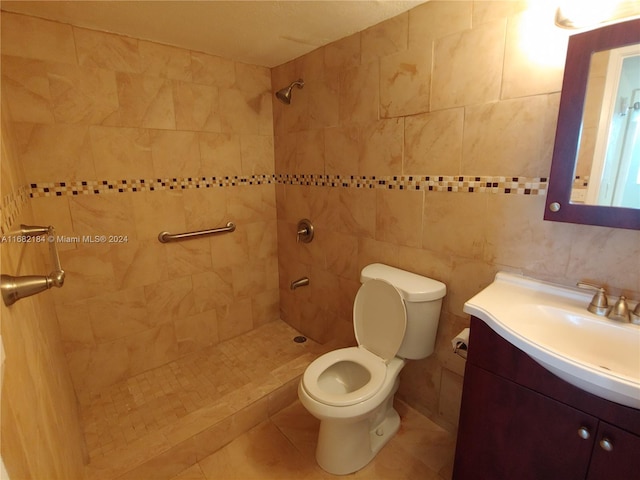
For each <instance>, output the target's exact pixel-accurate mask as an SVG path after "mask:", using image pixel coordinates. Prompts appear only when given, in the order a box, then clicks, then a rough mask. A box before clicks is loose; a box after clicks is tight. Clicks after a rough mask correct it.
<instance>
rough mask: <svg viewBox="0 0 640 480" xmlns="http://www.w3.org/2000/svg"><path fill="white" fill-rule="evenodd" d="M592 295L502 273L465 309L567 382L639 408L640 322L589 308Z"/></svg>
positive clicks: (468, 303)
mask: <svg viewBox="0 0 640 480" xmlns="http://www.w3.org/2000/svg"><path fill="white" fill-rule="evenodd" d="M592 296H593V295H592V294H590V293H585V292H583V291H581V290H578V289H572V288H568V287H564V286H561V285H554V284H552V283H547V282H542V281H539V280H535V279H532V278H528V277H524V276H521V275H513V274H509V273H503V272H500V273H498V274H497V275H496V278H495V280H494V282H493V283H492V284H491V285H489V286H488V287H487V288H485V289H484V290H483V291H481V292H480V293H478V294H477V295H476V296H474V297H473V298H471V299H470V300H469V301H468V302H467V303H465V306H464V311H465V312H466V313H469V314H471V315H473V316H475V317H478V318H479V319H481V320H483V321H484V322H485V323H486V324H487V325H489V326H490V327H491V328H492V329H493V330H494V331H495V332H496V333H498V334H499V335H500V336H501V337H503V338H504V339H505V340H507V341H508V342H510V343H511V344H512V345H514V346H515V347H517V348H519V349H520V350H522V351H523V352H525V353H526V354H527V355H529V356H530V357H531V358H533V359H534V360H535V361H536V362H538V363H539V364H540V365H542V366H543V367H544V368H546V369H547V370H549V371H550V372H551V373H553V374H555V375H557V376H558V377H560V378H562V379H563V380H565V381H567V382H569V383H570V384H572V385H574V386H576V387H578V388H581V389H582V390H585V391H587V392H589V393H592V394H594V395H597V396H599V397H602V398H605V399H607V400H611V401H613V402H616V403H619V404H622V405H626V406H628V407H632V408H636V409H640V326H638V325H633V324H630V323H621V322H616V321H613V320H609V319H607V318H606V317H600V316H597V315H594V314H592V313H590V312H588V311H587V305H589V302H590V301H591V297H592ZM471 348H473V347H471Z"/></svg>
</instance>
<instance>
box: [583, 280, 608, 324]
mask: <svg viewBox="0 0 640 480" xmlns="http://www.w3.org/2000/svg"><path fill="white" fill-rule="evenodd" d="M578 287H580V288H584V289H586V290H595V291H596V294H595V295H594V296H593V298H592V299H591V303H590V304H589V306H588V307H587V310H589V311H590V312H591V313H595V314H596V315H600V316H601V317H606V316H607V315H609V312H610V311H611V307H610V306H609V302H608V301H607V294H606V292H605V291H604V287H601V286H600V285H594V284H592V283H588V282H578Z"/></svg>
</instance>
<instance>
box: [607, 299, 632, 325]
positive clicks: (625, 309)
mask: <svg viewBox="0 0 640 480" xmlns="http://www.w3.org/2000/svg"><path fill="white" fill-rule="evenodd" d="M609 318H610V319H611V320H617V321H618V322H629V321H630V315H629V306H628V305H627V299H626V298H625V296H624V295H621V296H620V299H619V300H618V301H617V302H616V304H615V305H614V306H613V310H611V313H610V314H609Z"/></svg>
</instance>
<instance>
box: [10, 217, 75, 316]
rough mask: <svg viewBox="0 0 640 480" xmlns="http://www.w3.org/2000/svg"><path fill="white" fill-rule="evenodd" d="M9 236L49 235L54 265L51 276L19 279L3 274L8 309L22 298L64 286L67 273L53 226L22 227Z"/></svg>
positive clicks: (48, 239)
mask: <svg viewBox="0 0 640 480" xmlns="http://www.w3.org/2000/svg"><path fill="white" fill-rule="evenodd" d="M9 235H11V236H19V237H24V238H34V237H40V236H41V235H47V238H46V241H47V242H49V255H50V256H51V262H52V263H53V271H52V272H51V273H50V274H49V275H21V276H19V277H15V276H13V275H4V274H3V275H2V276H1V277H0V290H1V291H2V300H3V301H4V304H5V305H6V306H7V307H8V306H9V305H13V304H14V303H16V302H17V301H18V300H20V299H21V298H25V297H29V296H31V295H35V294H36V293H40V292H44V291H45V290H48V289H50V288H51V287H58V288H60V287H62V285H64V276H65V273H64V270H62V266H61V265H60V257H59V256H58V249H57V248H56V233H55V229H54V228H53V225H49V226H48V227H38V226H31V225H20V230H18V231H17V232H13V233H12V234H9Z"/></svg>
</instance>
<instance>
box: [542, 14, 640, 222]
mask: <svg viewBox="0 0 640 480" xmlns="http://www.w3.org/2000/svg"><path fill="white" fill-rule="evenodd" d="M544 218H545V220H553V221H559V222H570V223H581V224H587V225H601V226H607V227H618V228H629V229H635V230H640V19H636V20H631V21H627V22H624V23H618V24H614V25H609V26H606V27H602V28H598V29H596V30H591V31H588V32H584V33H579V34H577V35H573V36H572V37H571V38H570V39H569V47H568V49H567V60H566V63H565V71H564V79H563V83H562V94H561V98H560V112H559V114H558V126H557V129H556V139H555V145H554V150H553V160H552V163H551V173H550V176H549V190H548V193H547V201H546V208H545V214H544Z"/></svg>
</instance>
